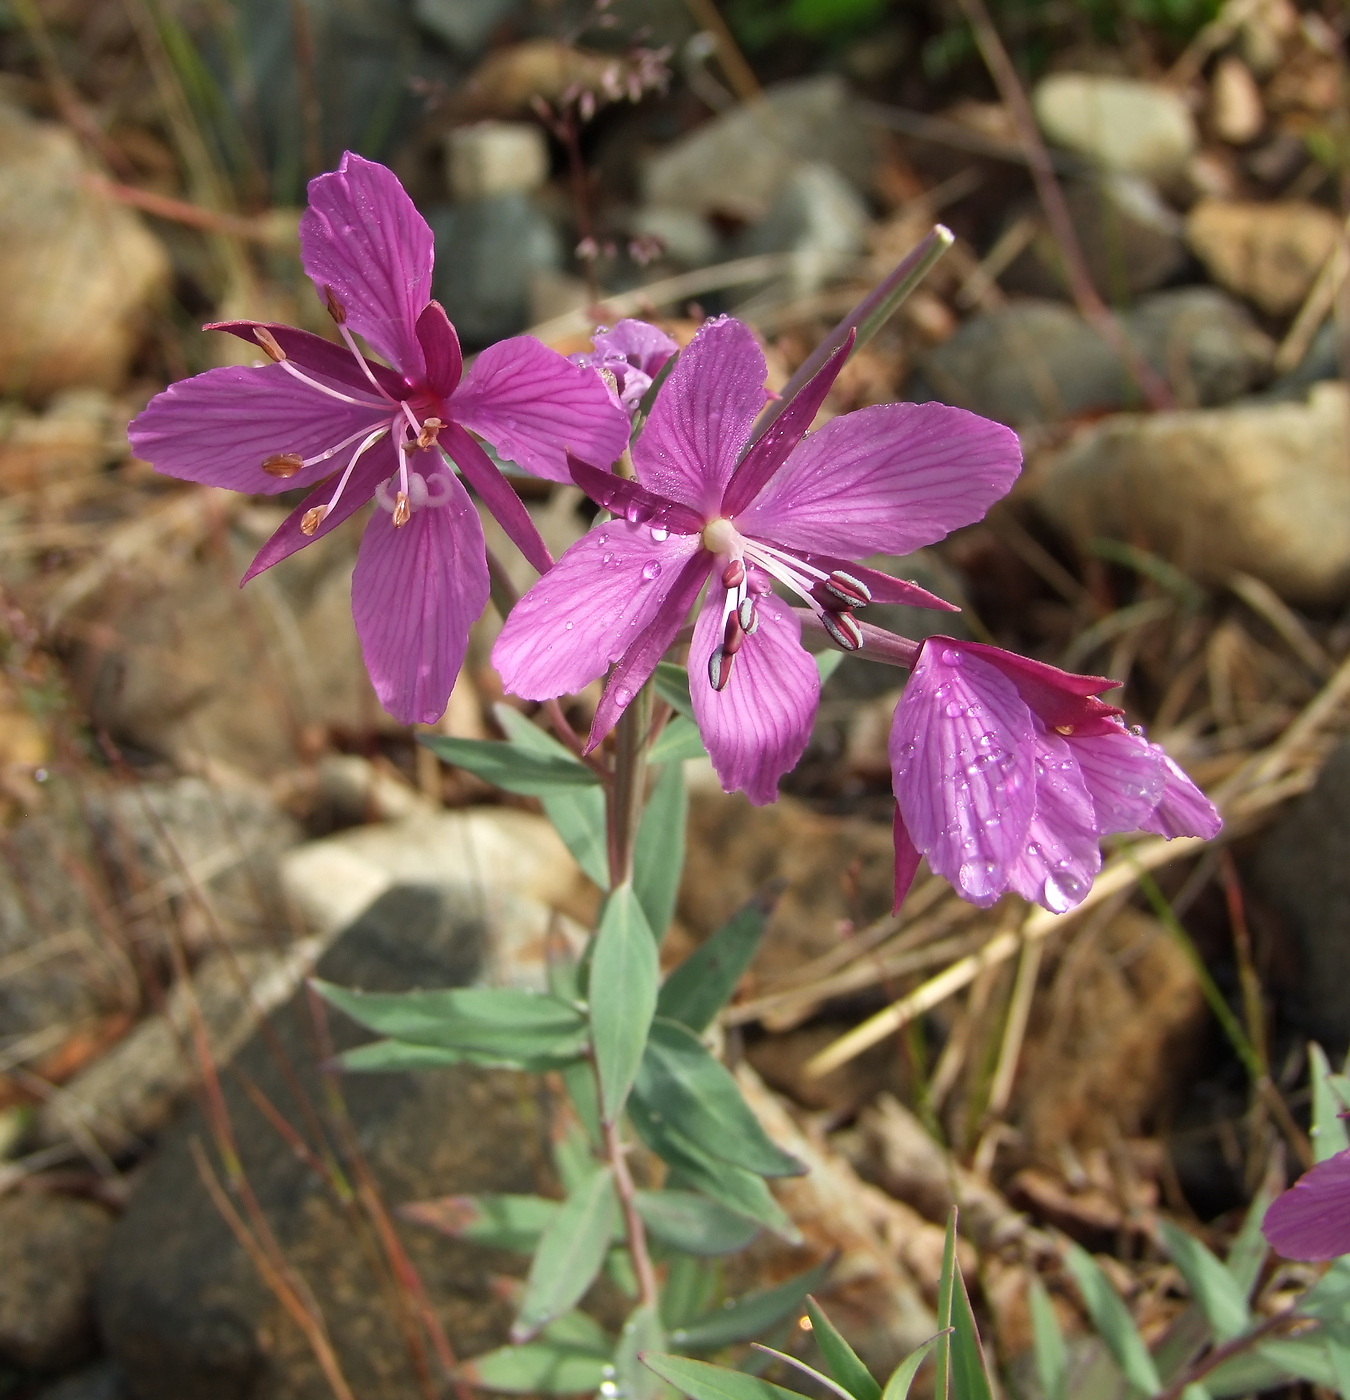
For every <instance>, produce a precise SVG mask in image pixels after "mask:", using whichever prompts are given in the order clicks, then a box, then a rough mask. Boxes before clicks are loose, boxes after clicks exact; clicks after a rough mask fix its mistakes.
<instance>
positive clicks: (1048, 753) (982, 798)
mask: <svg viewBox="0 0 1350 1400" xmlns="http://www.w3.org/2000/svg"><path fill="white" fill-rule="evenodd" d="M1114 684H1115V682H1114V681H1111V680H1108V679H1106V678H1105V677H1102V676H1076V675H1072V674H1070V673H1069V672H1067V671H1060V670H1057V669H1056V668H1055V667H1054V666H1047V665H1045V664H1044V663H1043V662H1040V661H1031V660H1029V659H1028V658H1026V657H1024V656H1015V655H1013V654H1012V653H1011V652H1006V651H1003V650H1001V649H1000V648H998V647H992V646H985V645H983V644H981V643H978V642H959V641H956V640H954V639H953V638H951V637H929V638H928V639H927V640H926V641H925V642H924V643H923V648H922V650H921V652H920V654H919V659H918V661H917V663H916V664H915V666H914V670H913V672H912V673H911V675H910V679H909V684H908V685H907V686H906V687H905V693H904V695H903V696H902V697H901V700H900V703H899V705H898V706H896V711H895V720H894V722H893V724H892V726H891V740H890V757H891V769H892V780H893V785H894V789H895V801H896V813H895V867H896V874H895V887H896V903H897V904H898V903H899V902H900V900H901V899H903V898H904V895H905V892H906V890H908V888H909V885H910V882H911V881H912V880H913V878H914V871H915V869H916V868H917V867H918V863H919V857H920V855H926V856H927V857H928V864H929V866H930V867H931V868H932V869H933V870H934V871H935V872H936V873H937V874H939V875H941V876H943V877H944V878H945V879H947V880H949V881H950V882H951V883H952V885H953V886H955V888H956V889H957V891H958V892H959V893H960V894H961V895H962V897H963V898H965V899H968V900H970V901H971V902H972V903H974V904H981V905H988V904H992V903H993V902H994V901H995V900H996V899H998V898H999V896H1000V895H1002V894H1003V893H1004V892H1005V891H1007V890H1010V889H1011V890H1015V891H1016V892H1017V893H1018V894H1020V895H1021V896H1022V897H1023V898H1024V899H1029V900H1033V901H1034V902H1035V903H1037V904H1041V905H1043V906H1044V907H1045V908H1047V909H1050V910H1053V911H1055V912H1056V913H1062V912H1063V911H1064V910H1066V909H1070V908H1072V907H1073V906H1074V905H1075V904H1078V903H1079V902H1080V901H1081V900H1082V899H1083V897H1084V895H1086V894H1087V892H1088V890H1089V889H1090V888H1091V887H1092V881H1093V879H1094V878H1095V877H1096V874H1097V871H1098V870H1100V869H1101V863H1102V857H1101V847H1100V845H1099V840H1100V838H1101V837H1102V836H1104V835H1106V834H1108V833H1110V832H1116V831H1134V830H1141V831H1153V832H1157V833H1159V834H1160V835H1163V836H1167V837H1169V838H1170V837H1174V836H1203V837H1206V838H1208V837H1210V836H1213V835H1214V834H1215V832H1217V831H1218V830H1219V827H1220V825H1221V822H1220V820H1219V814H1218V812H1217V811H1216V810H1215V808H1214V805H1213V804H1212V803H1211V802H1210V801H1209V799H1208V798H1206V797H1205V795H1204V794H1203V793H1202V792H1201V791H1200V790H1199V789H1198V788H1197V787H1196V786H1195V784H1194V783H1192V782H1191V780H1190V779H1189V778H1188V777H1187V776H1186V775H1185V774H1184V773H1183V772H1182V771H1181V769H1180V768H1178V767H1177V765H1176V764H1175V763H1173V762H1172V760H1171V759H1170V758H1168V757H1167V755H1166V754H1165V753H1164V752H1163V751H1162V749H1160V748H1159V747H1158V746H1157V745H1156V744H1150V743H1149V742H1148V740H1147V739H1145V738H1144V737H1143V735H1142V734H1140V733H1138V732H1137V731H1134V730H1130V729H1127V728H1126V727H1125V725H1124V724H1123V723H1122V722H1121V720H1120V714H1121V711H1120V710H1119V709H1118V708H1117V707H1115V706H1114V705H1108V704H1106V703H1105V702H1104V701H1103V700H1100V699H1098V698H1097V697H1098V696H1099V695H1100V694H1101V692H1102V691H1105V690H1110V689H1111V688H1112V686H1114Z"/></svg>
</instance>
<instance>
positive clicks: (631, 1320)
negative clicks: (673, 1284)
mask: <svg viewBox="0 0 1350 1400" xmlns="http://www.w3.org/2000/svg"><path fill="white" fill-rule="evenodd" d="M665 1346H666V1329H665V1328H664V1327H662V1325H661V1316H660V1314H659V1313H658V1311H657V1310H656V1308H655V1307H653V1306H651V1305H650V1304H648V1305H645V1306H642V1307H638V1308H634V1309H633V1311H632V1312H631V1313H630V1314H629V1315H628V1319H627V1321H625V1323H624V1324H623V1331H622V1332H621V1333H620V1334H619V1345H618V1346H617V1347H615V1348H614V1384H615V1385H616V1386H617V1387H618V1389H619V1394H620V1395H622V1396H624V1397H625V1400H655V1397H656V1396H658V1395H660V1394H661V1393H662V1392H665V1393H666V1394H669V1393H670V1392H669V1391H667V1390H666V1387H665V1386H664V1385H663V1384H662V1383H661V1380H660V1378H659V1377H658V1376H657V1374H656V1372H655V1371H652V1370H649V1369H648V1368H647V1367H646V1366H644V1365H643V1364H642V1361H641V1359H640V1358H641V1357H643V1356H645V1355H647V1354H648V1353H649V1352H659V1351H664V1350H665Z"/></svg>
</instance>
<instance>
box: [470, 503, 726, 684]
mask: <svg viewBox="0 0 1350 1400" xmlns="http://www.w3.org/2000/svg"><path fill="white" fill-rule="evenodd" d="M699 550H700V545H699V543H698V541H697V540H696V539H691V538H690V537H689V536H688V535H672V536H671V537H670V538H669V539H668V540H664V541H657V540H653V539H652V535H651V531H650V530H648V529H647V528H646V527H645V526H639V525H630V524H628V522H627V521H624V520H614V521H610V522H609V523H608V524H605V525H600V526H598V527H597V528H595V529H594V530H591V531H590V532H589V533H588V534H586V535H583V536H582V537H581V539H579V540H578V541H577V542H576V544H574V545H573V546H572V548H571V549H569V550H568V551H567V552H566V554H564V555H563V556H562V558H561V559H559V560H558V562H557V563H556V564H555V565H554V566H553V567H552V568H551V569H550V570H549V571H548V573H546V574H545V575H544V576H543V578H541V579H540V580H539V582H538V583H536V584H535V585H534V587H533V588H531V589H530V591H529V592H528V593H526V594H525V596H524V597H523V598H522V599H521V600H520V602H518V603H517V604H516V606H515V607H514V608H512V609H511V612H510V615H509V616H508V617H507V619H506V623H505V625H504V626H503V627H502V630H501V635H500V636H499V637H498V638H497V643H496V645H495V646H494V647H493V648H492V664H493V665H494V666H495V667H496V668H497V672H498V674H499V675H500V676H501V678H502V683H503V685H505V687H506V689H507V690H509V691H510V692H511V694H513V695H519V696H520V697H521V698H522V699H525V700H549V699H552V698H553V697H554V696H556V695H568V694H573V693H575V692H576V691H578V690H581V689H582V688H583V687H584V686H586V685H589V684H590V682H591V681H593V680H596V679H597V678H598V677H600V676H603V675H604V674H605V672H606V671H607V670H608V669H609V667H610V665H611V663H612V662H615V661H617V660H618V659H619V657H620V656H622V655H623V653H624V652H625V651H626V650H627V649H628V647H629V646H631V645H632V643H633V641H634V640H635V639H636V638H637V637H638V636H640V635H641V633H642V631H643V629H644V628H645V627H646V626H647V624H648V623H649V622H650V621H651V620H652V618H653V617H655V616H656V614H657V612H658V611H659V610H660V609H661V608H662V607H664V606H665V602H666V598H667V596H668V595H669V594H670V592H671V590H672V589H673V588H674V586H675V584H676V581H677V580H678V579H679V576H680V572H681V570H682V568H683V566H684V564H685V562H686V560H688V559H689V558H690V557H691V556H692V555H694V554H695V552H696V551H699ZM705 557H706V558H707V559H708V564H709V567H711V564H712V558H711V556H710V555H705Z"/></svg>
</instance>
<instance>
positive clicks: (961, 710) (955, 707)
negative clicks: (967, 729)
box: [943, 700, 966, 719]
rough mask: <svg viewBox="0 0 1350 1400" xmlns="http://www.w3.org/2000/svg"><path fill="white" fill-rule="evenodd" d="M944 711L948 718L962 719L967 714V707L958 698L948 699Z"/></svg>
mask: <svg viewBox="0 0 1350 1400" xmlns="http://www.w3.org/2000/svg"><path fill="white" fill-rule="evenodd" d="M943 712H944V713H945V714H946V716H947V718H948V719H960V718H961V716H962V715H963V714H965V712H966V707H965V706H964V705H962V704H960V703H959V702H958V701H956V700H948V701H947V704H946V705H945V706H944V707H943Z"/></svg>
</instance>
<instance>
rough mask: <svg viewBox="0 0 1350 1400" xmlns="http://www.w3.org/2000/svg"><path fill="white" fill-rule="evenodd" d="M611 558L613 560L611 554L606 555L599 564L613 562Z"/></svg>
mask: <svg viewBox="0 0 1350 1400" xmlns="http://www.w3.org/2000/svg"><path fill="white" fill-rule="evenodd" d="M613 558H614V556H613V555H612V554H606V555H605V557H604V558H603V559H602V560H601V561H600V562H601V563H602V564H608V563H610V562H611V561H612V560H613Z"/></svg>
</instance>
